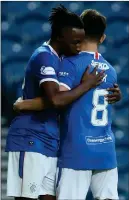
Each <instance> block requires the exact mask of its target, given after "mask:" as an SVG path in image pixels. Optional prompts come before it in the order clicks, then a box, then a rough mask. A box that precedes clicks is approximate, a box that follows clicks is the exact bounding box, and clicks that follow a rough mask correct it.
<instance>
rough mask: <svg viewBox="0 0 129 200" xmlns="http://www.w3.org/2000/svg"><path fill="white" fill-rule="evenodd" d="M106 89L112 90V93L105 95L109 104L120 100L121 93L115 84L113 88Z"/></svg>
mask: <svg viewBox="0 0 129 200" xmlns="http://www.w3.org/2000/svg"><path fill="white" fill-rule="evenodd" d="M107 91H110V92H112V94H107V95H105V97H106V100H107V101H108V103H109V104H112V103H116V102H117V101H120V100H121V98H122V94H121V91H120V88H119V86H118V85H117V84H114V88H108V89H107Z"/></svg>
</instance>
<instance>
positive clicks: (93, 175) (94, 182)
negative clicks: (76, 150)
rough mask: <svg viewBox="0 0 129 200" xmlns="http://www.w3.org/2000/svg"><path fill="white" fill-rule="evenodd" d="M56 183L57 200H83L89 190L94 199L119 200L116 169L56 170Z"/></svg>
mask: <svg viewBox="0 0 129 200" xmlns="http://www.w3.org/2000/svg"><path fill="white" fill-rule="evenodd" d="M56 182H57V183H56V187H57V189H56V195H57V200H64V199H70V200H75V199H76V200H85V199H86V196H87V193H88V190H89V188H90V189H91V191H92V194H93V197H94V198H95V199H100V200H104V199H113V200H118V199H119V198H118V192H117V184H118V172H117V168H115V169H111V170H103V171H100V170H93V171H91V170H86V171H82V170H73V169H67V168H63V169H59V168H58V169H57V175H56Z"/></svg>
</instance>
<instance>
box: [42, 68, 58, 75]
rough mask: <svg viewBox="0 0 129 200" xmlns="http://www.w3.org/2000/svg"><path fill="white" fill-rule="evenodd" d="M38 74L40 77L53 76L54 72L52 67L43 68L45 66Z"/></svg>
mask: <svg viewBox="0 0 129 200" xmlns="http://www.w3.org/2000/svg"><path fill="white" fill-rule="evenodd" d="M40 73H41V74H42V75H55V74H56V72H55V70H54V69H53V67H45V66H42V67H41V69H40Z"/></svg>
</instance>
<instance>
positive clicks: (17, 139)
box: [6, 44, 60, 157]
mask: <svg viewBox="0 0 129 200" xmlns="http://www.w3.org/2000/svg"><path fill="white" fill-rule="evenodd" d="M59 62H60V59H59V57H58V55H57V54H56V52H55V51H54V49H52V47H51V46H49V45H47V44H43V45H42V46H40V47H39V48H38V49H36V50H35V52H34V53H33V54H32V56H31V58H30V60H29V62H28V65H27V68H26V72H25V78H24V83H23V99H33V98H35V97H38V96H41V95H43V91H41V88H40V84H41V83H43V82H45V81H54V82H57V83H58V80H57V73H58V67H59ZM57 119H58V114H57V112H56V110H55V109H46V110H43V111H40V112H35V111H30V112H22V113H21V114H20V115H19V116H17V117H16V118H15V119H14V120H13V121H12V123H11V126H10V128H9V132H8V136H7V143H6V151H31V152H38V153H42V154H44V155H46V156H53V157H55V156H57V150H58V145H59V126H58V120H57Z"/></svg>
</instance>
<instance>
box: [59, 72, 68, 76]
mask: <svg viewBox="0 0 129 200" xmlns="http://www.w3.org/2000/svg"><path fill="white" fill-rule="evenodd" d="M68 75H69V73H68V72H59V76H68Z"/></svg>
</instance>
